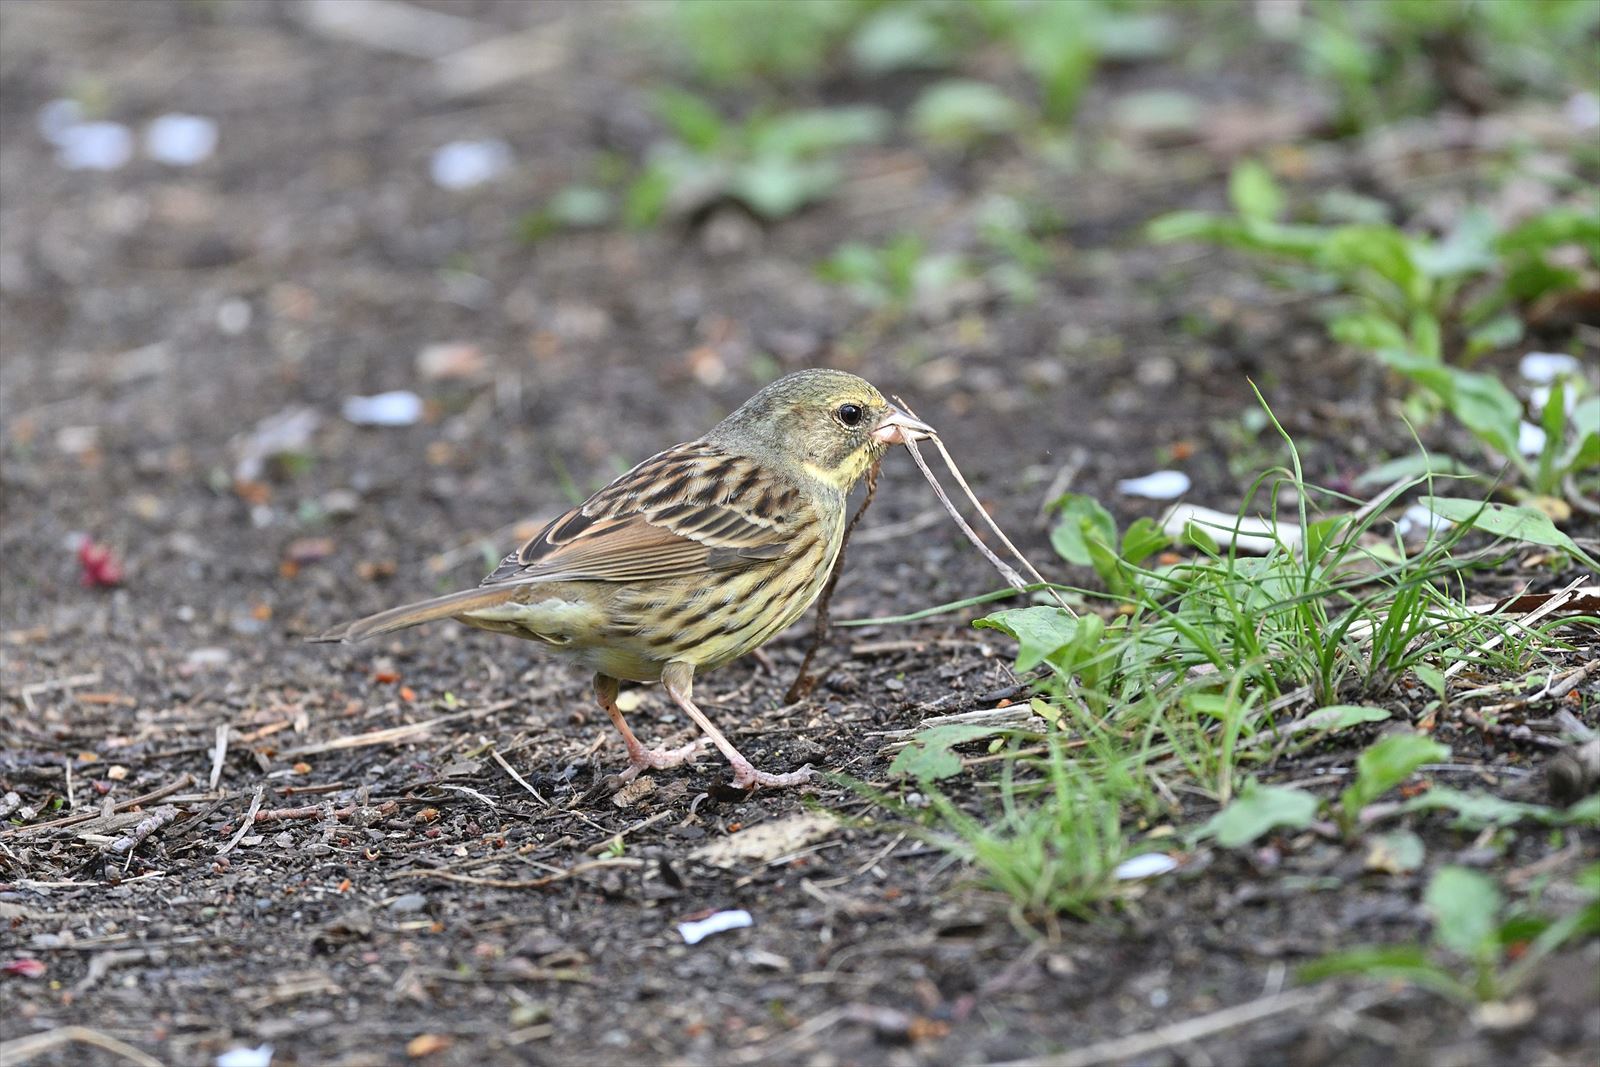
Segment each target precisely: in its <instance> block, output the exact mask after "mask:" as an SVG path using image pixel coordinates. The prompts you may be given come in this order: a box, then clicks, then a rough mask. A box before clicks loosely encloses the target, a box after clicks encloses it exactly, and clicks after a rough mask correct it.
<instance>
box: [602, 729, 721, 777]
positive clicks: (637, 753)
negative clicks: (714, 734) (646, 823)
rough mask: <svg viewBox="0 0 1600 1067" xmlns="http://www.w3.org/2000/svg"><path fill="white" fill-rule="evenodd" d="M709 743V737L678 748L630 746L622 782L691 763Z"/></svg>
mask: <svg viewBox="0 0 1600 1067" xmlns="http://www.w3.org/2000/svg"><path fill="white" fill-rule="evenodd" d="M710 743H711V739H710V738H709V737H701V738H697V739H695V740H694V741H691V742H689V743H688V744H687V745H683V746H680V747H679V748H645V747H644V746H643V745H639V746H638V747H636V748H635V747H633V746H631V745H630V746H629V748H628V769H627V770H625V771H623V772H622V780H623V781H624V782H631V781H633V780H634V779H635V778H637V777H639V775H640V774H641V773H643V772H644V771H664V770H666V769H667V768H669V767H681V766H683V765H684V764H685V763H692V762H694V760H695V758H696V757H698V756H699V755H700V753H702V752H704V751H705V748H706V746H707V745H709V744H710Z"/></svg>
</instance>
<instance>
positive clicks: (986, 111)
mask: <svg viewBox="0 0 1600 1067" xmlns="http://www.w3.org/2000/svg"><path fill="white" fill-rule="evenodd" d="M1022 118H1023V112H1022V107H1021V105H1019V104H1018V103H1017V102H1016V101H1015V100H1013V99H1011V98H1010V97H1009V96H1007V95H1006V94H1005V93H1003V92H1001V91H1000V90H999V89H997V88H995V87H994V86H993V85H990V84H989V83H988V82H981V81H970V80H966V79H952V80H950V81H943V82H939V83H938V84H936V85H933V86H931V87H929V88H928V89H927V90H926V91H925V92H923V94H922V95H921V96H920V97H918V98H917V102H916V103H915V104H913V105H911V115H910V122H911V128H912V130H914V131H915V132H916V134H917V136H919V137H921V138H923V139H924V140H927V141H932V142H934V143H936V144H946V145H955V146H960V145H965V144H967V143H969V142H972V141H976V140H981V139H982V138H985V137H992V136H996V135H998V134H1003V133H1010V132H1011V131H1013V130H1015V129H1016V128H1017V127H1019V126H1021V125H1022Z"/></svg>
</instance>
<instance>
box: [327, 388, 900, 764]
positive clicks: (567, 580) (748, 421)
mask: <svg viewBox="0 0 1600 1067" xmlns="http://www.w3.org/2000/svg"><path fill="white" fill-rule="evenodd" d="M931 433H932V431H931V430H930V429H929V428H928V427H927V426H925V425H923V424H922V423H920V422H918V421H917V420H915V419H913V418H911V417H910V416H908V415H906V414H905V413H904V412H902V411H900V410H899V409H897V408H896V407H894V405H892V404H890V403H889V402H888V401H887V400H885V399H884V398H883V396H882V394H880V393H879V392H878V391H877V390H876V389H874V388H873V387H872V386H871V385H870V384H868V383H867V382H866V381H864V380H863V379H861V378H858V377H856V376H855V375H853V374H846V373H844V372H842V371H831V370H810V371H799V372H797V373H795V374H791V375H788V376H787V377H784V378H781V379H779V380H778V381H776V382H773V383H772V384H771V385H769V386H767V387H766V388H765V389H763V390H761V392H759V393H757V394H756V395H755V396H754V397H752V398H751V399H750V400H748V401H747V402H746V403H745V404H744V405H743V406H742V407H740V408H739V410H737V411H735V412H734V413H733V414H732V415H730V416H728V418H727V419H725V420H724V421H723V422H722V423H721V424H719V425H718V426H717V427H716V428H714V429H713V430H711V432H709V433H707V434H706V435H705V436H703V437H701V438H699V439H697V440H694V441H690V442H687V443H685V444H681V445H677V446H675V447H673V448H669V449H667V450H666V451H665V452H661V453H658V454H657V455H654V456H652V457H650V458H649V459H647V460H645V461H644V462H643V463H640V464H639V465H638V466H636V467H634V468H633V469H632V470H630V471H628V472H627V473H625V474H623V475H622V476H621V477H619V478H617V480H616V481H614V482H612V483H611V484H610V485H608V486H606V487H605V488H604V489H602V490H600V491H599V492H598V493H596V494H594V496H592V497H590V498H589V499H588V500H586V501H584V502H583V503H582V504H580V505H579V506H578V507H576V508H573V509H572V510H571V511H568V512H566V513H565V514H563V515H560V516H558V517H556V518H555V519H554V520H552V521H551V522H550V523H549V524H548V525H547V526H545V528H544V529H543V530H541V531H540V532H539V533H538V534H536V535H535V536H534V537H533V538H531V539H530V540H529V541H528V542H527V543H526V544H524V545H523V546H522V547H521V548H519V549H517V551H515V552H513V553H511V554H510V555H509V556H507V557H506V558H505V559H504V560H503V561H502V562H501V564H500V566H499V567H497V568H496V569H495V570H494V572H493V573H492V574H490V575H489V576H488V577H487V578H485V579H484V580H483V583H482V585H480V586H479V587H478V588H476V589H471V590H465V591H463V592H459V593H451V594H448V595H446V596H442V597H436V598H434V599H432V600H425V601H422V602H421V603H417V604H408V605H405V606H403V607H399V608H393V609H391V610H389V611H385V612H381V613H379V614H377V615H372V616H369V617H368V618H365V619H359V620H357V621H355V622H351V623H346V624H345V625H343V626H340V627H336V628H334V629H333V630H330V631H328V632H327V633H325V634H323V635H321V636H320V637H317V638H314V639H313V640H318V641H358V640H361V639H363V638H367V637H374V636H377V635H379V634H384V633H389V632H391V631H394V630H399V629H403V628H405V627H409V626H416V625H418V624H419V623H424V622H432V621H435V620H438V619H445V618H453V619H456V620H457V621H459V622H463V623H465V624H467V625H469V626H475V627H478V628H480V629H484V630H493V631H496V632H499V633H506V634H511V635H513V636H516V637H522V638H526V639H529V640H533V641H538V642H541V643H542V644H544V645H546V646H549V647H550V648H552V649H553V650H556V651H558V652H559V653H561V654H562V655H564V656H566V657H568V658H570V659H572V660H575V661H576V662H578V663H580V664H582V665H583V666H585V667H586V668H588V669H589V670H591V671H593V672H594V673H595V696H596V699H597V700H598V701H599V703H600V705H601V706H602V707H603V708H605V709H606V713H607V714H608V715H609V716H610V717H611V720H612V722H613V723H615V724H616V727H617V729H618V731H619V732H620V733H621V734H622V736H623V741H624V743H625V744H626V745H627V748H628V762H629V768H628V771H627V772H625V776H626V777H630V778H631V777H632V776H634V775H636V774H638V773H639V772H640V771H641V770H644V769H647V768H659V767H671V766H676V765H677V764H679V763H683V762H685V761H687V760H690V759H693V758H694V756H695V755H696V754H698V752H699V750H700V748H701V746H702V745H703V744H704V743H705V741H706V740H709V741H710V742H711V743H712V744H714V745H716V747H717V748H718V749H719V750H720V751H721V752H722V754H723V755H724V756H725V757H727V759H728V761H729V763H730V764H731V765H732V766H733V770H734V783H735V784H736V785H738V786H741V787H746V788H749V787H753V786H757V785H764V786H783V785H792V784H794V783H796V782H799V781H802V780H804V778H805V777H807V776H808V775H809V773H810V768H809V767H804V768H801V769H800V770H799V771H796V772H793V773H791V774H768V773H766V772H762V771H757V770H756V769H755V768H754V767H752V766H751V765H750V762H749V761H748V760H746V759H745V758H744V757H743V756H742V755H740V754H739V752H738V751H737V750H735V749H734V747H733V746H732V745H731V744H729V742H728V740H727V738H725V737H724V736H723V735H722V733H721V732H720V731H719V730H717V728H716V727H715V726H713V725H712V724H711V722H710V720H708V719H706V717H705V716H704V714H702V713H701V711H700V709H699V708H698V707H696V706H695V705H694V702H693V699H692V686H693V679H694V675H695V673H696V672H697V671H699V672H704V671H707V670H711V669H714V668H716V667H720V666H722V665H723V664H725V663H728V662H729V661H731V660H734V659H737V658H738V657H739V656H742V655H744V654H745V653H747V652H750V651H752V650H754V649H756V648H758V647H760V646H761V645H762V644H764V643H765V642H767V641H768V640H770V639H771V638H773V637H774V636H776V635H777V634H778V633H779V632H780V631H782V630H783V629H785V628H786V627H788V626H789V625H790V624H791V623H793V622H794V621H795V620H796V619H797V618H799V617H800V615H801V614H802V613H804V611H805V610H806V608H807V607H808V606H810V604H811V602H812V601H813V600H815V599H816V597H817V594H818V593H819V592H820V591H821V590H822V587H823V584H824V583H825V582H826V581H827V577H828V572H829V571H830V570H831V569H832V567H833V564H834V561H835V560H836V559H837V557H838V553H839V545H840V541H841V538H842V536H843V533H844V525H845V502H846V499H847V498H848V496H849V493H850V489H851V487H852V486H854V485H855V483H856V482H857V481H858V480H860V478H861V477H862V476H863V475H864V474H865V473H866V472H867V470H868V469H869V468H870V467H871V466H872V465H873V464H874V463H875V462H876V461H877V459H878V458H879V457H880V456H881V455H882V454H883V451H884V450H885V449H886V448H887V447H888V446H889V445H891V444H895V443H899V442H901V441H903V440H905V439H906V438H907V437H908V436H909V437H912V438H918V437H923V436H927V435H929V434H931ZM618 679H624V680H628V681H636V682H653V681H657V680H659V681H661V682H662V683H663V684H664V685H665V686H666V689H667V691H668V693H669V694H671V696H672V697H673V699H674V700H675V701H676V702H677V703H678V705H679V706H680V707H682V708H683V710H684V711H685V712H686V713H687V714H688V715H689V717H690V718H691V719H693V720H694V721H695V723H696V724H698V725H699V726H700V728H701V729H702V730H703V731H704V732H705V734H706V738H703V739H701V741H698V742H696V743H694V744H691V745H688V746H685V747H683V748H678V749H671V750H648V749H646V748H645V747H644V746H643V745H642V744H640V743H639V741H638V739H637V738H635V737H634V735H633V731H632V730H631V729H629V727H628V724H627V723H626V722H625V721H624V720H623V718H622V713H621V712H620V711H619V710H618V709H617V706H616V692H617V680H618Z"/></svg>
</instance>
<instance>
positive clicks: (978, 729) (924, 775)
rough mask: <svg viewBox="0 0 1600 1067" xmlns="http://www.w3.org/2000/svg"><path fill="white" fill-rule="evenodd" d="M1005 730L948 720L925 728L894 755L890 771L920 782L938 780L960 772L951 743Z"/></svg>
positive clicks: (975, 738)
mask: <svg viewBox="0 0 1600 1067" xmlns="http://www.w3.org/2000/svg"><path fill="white" fill-rule="evenodd" d="M1004 732H1005V731H1004V730H1000V729H997V728H995V727H993V726H982V725H979V724H976V723H950V724H948V725H945V726H935V727H933V728H931V729H928V730H924V731H922V732H921V733H920V734H918V735H917V736H915V737H913V738H912V739H911V743H910V744H908V745H907V746H906V747H905V748H902V749H901V750H900V751H899V752H898V753H896V754H895V757H894V762H893V763H891V764H889V773H890V774H895V775H900V776H902V777H907V778H914V779H916V780H917V781H919V782H932V781H938V780H939V779H941V778H951V777H954V776H955V775H957V774H960V773H961V757H960V756H958V755H956V754H955V753H954V752H952V751H950V749H951V747H952V746H954V745H960V744H965V743H966V742H968V741H976V740H978V739H979V738H981V737H992V736H993V735H995V734H997V733H1004Z"/></svg>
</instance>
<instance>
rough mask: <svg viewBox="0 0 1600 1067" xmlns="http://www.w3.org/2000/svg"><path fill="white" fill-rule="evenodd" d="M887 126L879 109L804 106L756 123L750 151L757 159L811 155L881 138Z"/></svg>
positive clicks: (885, 132) (868, 142) (884, 117)
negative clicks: (771, 156)
mask: <svg viewBox="0 0 1600 1067" xmlns="http://www.w3.org/2000/svg"><path fill="white" fill-rule="evenodd" d="M889 125H890V123H889V115H888V113H887V112H885V111H884V110H883V109H881V108H876V107H818V108H807V109H804V110H800V111H791V112H788V113H787V114H783V115H779V116H777V117H775V118H771V119H767V120H765V121H763V122H759V123H757V124H756V125H755V126H754V128H753V129H752V130H751V137H750V151H751V154H753V155H754V156H756V157H757V158H760V157H762V156H769V155H777V156H782V157H784V158H788V159H795V158H801V157H805V156H813V155H817V154H819V153H822V152H828V151H832V150H834V149H839V148H847V147H849V146H851V145H858V144H870V143H872V142H874V141H879V140H882V139H883V137H884V135H885V134H887V133H888V132H889Z"/></svg>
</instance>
